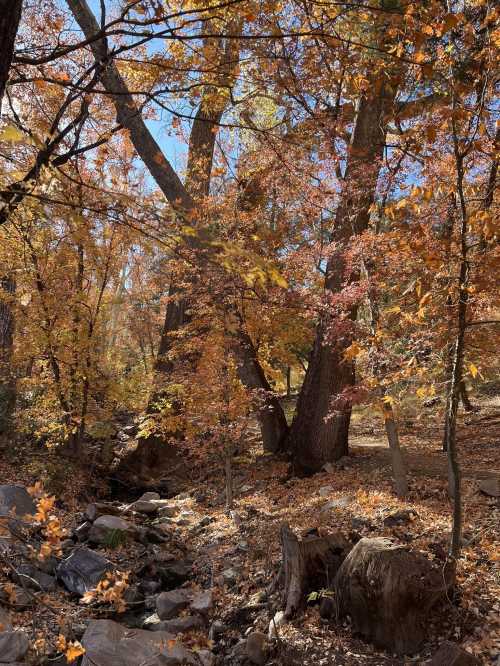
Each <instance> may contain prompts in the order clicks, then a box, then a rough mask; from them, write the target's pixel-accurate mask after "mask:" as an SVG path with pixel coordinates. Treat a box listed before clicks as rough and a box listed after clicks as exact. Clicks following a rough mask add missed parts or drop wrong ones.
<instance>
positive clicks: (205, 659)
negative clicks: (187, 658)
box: [197, 650, 215, 666]
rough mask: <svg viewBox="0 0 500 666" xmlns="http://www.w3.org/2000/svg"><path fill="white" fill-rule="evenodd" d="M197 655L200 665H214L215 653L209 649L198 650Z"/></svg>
mask: <svg viewBox="0 0 500 666" xmlns="http://www.w3.org/2000/svg"><path fill="white" fill-rule="evenodd" d="M197 655H198V659H199V660H200V661H201V666H215V655H214V654H213V653H212V652H210V650H198V652H197Z"/></svg>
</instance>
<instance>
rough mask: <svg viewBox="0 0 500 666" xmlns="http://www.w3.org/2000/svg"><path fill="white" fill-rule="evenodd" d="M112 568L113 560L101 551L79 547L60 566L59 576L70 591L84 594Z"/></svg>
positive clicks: (58, 569)
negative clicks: (101, 553) (104, 555)
mask: <svg viewBox="0 0 500 666" xmlns="http://www.w3.org/2000/svg"><path fill="white" fill-rule="evenodd" d="M110 568H111V562H109V560H107V559H106V558H105V557H103V556H102V555H99V553H95V552H94V551H93V550H89V549H88V548H78V549H77V550H75V551H73V553H71V555H70V556H69V557H67V558H66V559H65V560H63V561H62V562H61V564H60V565H59V566H58V568H57V577H58V578H59V580H60V581H62V582H63V583H64V585H65V586H66V588H67V589H68V590H69V591H70V592H74V593H75V594H79V595H80V596H83V595H84V594H85V592H88V591H89V590H93V589H94V588H95V587H96V585H97V583H98V582H99V581H100V580H101V579H102V577H103V576H104V574H105V573H106V571H108V570H109V569H110Z"/></svg>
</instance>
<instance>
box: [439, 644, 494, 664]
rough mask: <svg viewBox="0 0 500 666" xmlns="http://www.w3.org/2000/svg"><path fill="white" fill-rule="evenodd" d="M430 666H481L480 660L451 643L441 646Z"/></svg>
mask: <svg viewBox="0 0 500 666" xmlns="http://www.w3.org/2000/svg"><path fill="white" fill-rule="evenodd" d="M428 666H481V662H480V661H479V659H476V657H474V656H473V655H471V654H469V653H468V652H466V651H465V650H462V648H461V647H460V646H459V645H457V644H456V643H452V642H450V641H445V642H444V643H442V644H441V646H440V648H439V650H438V651H437V652H436V654H435V655H434V656H433V657H432V659H431V660H430V661H429V662H428Z"/></svg>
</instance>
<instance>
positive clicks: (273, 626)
mask: <svg viewBox="0 0 500 666" xmlns="http://www.w3.org/2000/svg"><path fill="white" fill-rule="evenodd" d="M284 624H286V614H285V611H278V612H277V613H275V615H274V617H273V619H272V620H271V621H270V622H269V629H268V636H267V637H268V639H269V640H270V641H272V640H273V638H276V635H277V633H278V629H279V628H280V627H282V626H283V625H284Z"/></svg>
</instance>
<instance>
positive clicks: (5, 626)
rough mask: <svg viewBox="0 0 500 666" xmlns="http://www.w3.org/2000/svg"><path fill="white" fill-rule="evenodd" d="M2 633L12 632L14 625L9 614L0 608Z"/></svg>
mask: <svg viewBox="0 0 500 666" xmlns="http://www.w3.org/2000/svg"><path fill="white" fill-rule="evenodd" d="M2 631H12V624H11V623H10V616H9V614H8V613H7V611H6V610H4V609H3V608H2V607H1V606H0V632H2Z"/></svg>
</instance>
